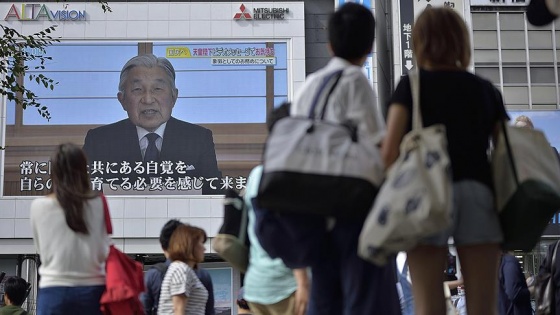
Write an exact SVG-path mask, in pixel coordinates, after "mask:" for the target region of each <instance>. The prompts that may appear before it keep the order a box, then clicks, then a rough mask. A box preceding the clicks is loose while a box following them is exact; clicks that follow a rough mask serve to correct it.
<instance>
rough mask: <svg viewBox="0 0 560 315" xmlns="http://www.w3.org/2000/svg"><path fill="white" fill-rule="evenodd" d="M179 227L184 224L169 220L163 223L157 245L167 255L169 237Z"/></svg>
mask: <svg viewBox="0 0 560 315" xmlns="http://www.w3.org/2000/svg"><path fill="white" fill-rule="evenodd" d="M179 225H186V224H185V223H183V222H181V221H179V220H176V219H171V220H169V221H167V223H165V225H164V226H163V228H161V232H160V233H159V244H160V245H161V249H163V251H164V252H166V253H167V249H168V248H169V240H170V239H171V235H173V232H175V230H176V229H177V227H178V226H179Z"/></svg>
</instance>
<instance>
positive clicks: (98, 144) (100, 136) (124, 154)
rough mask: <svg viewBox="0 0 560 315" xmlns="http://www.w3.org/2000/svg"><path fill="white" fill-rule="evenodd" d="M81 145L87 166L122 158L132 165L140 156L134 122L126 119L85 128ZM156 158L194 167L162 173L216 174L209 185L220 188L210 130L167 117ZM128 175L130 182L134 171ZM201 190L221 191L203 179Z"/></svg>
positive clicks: (210, 175)
mask: <svg viewBox="0 0 560 315" xmlns="http://www.w3.org/2000/svg"><path fill="white" fill-rule="evenodd" d="M83 149H84V151H85V153H86V155H87V158H88V162H89V163H90V170H91V164H92V163H93V162H94V161H100V162H103V165H105V163H107V162H114V163H118V165H120V164H121V163H122V162H123V161H127V162H130V163H131V166H132V167H134V165H135V162H136V161H142V160H143V159H142V153H141V151H140V144H139V142H138V133H137V132H136V126H135V125H134V124H133V123H132V122H131V121H130V120H129V119H124V120H121V121H118V122H116V123H113V124H110V125H106V126H101V127H98V128H95V129H91V130H89V131H88V133H87V135H86V139H85V143H84V147H83ZM160 161H171V162H173V169H174V168H175V163H176V162H178V161H183V162H184V163H185V164H186V165H192V166H193V167H194V169H192V170H188V171H186V174H177V173H176V172H174V174H173V175H164V177H167V176H171V177H174V178H177V177H184V176H190V177H191V178H192V177H200V176H202V177H204V178H205V179H210V178H218V180H214V181H213V185H214V186H216V187H217V188H220V180H219V179H220V178H221V176H222V174H221V172H220V171H219V170H218V163H217V161H216V152H215V150H214V140H213V138H212V131H210V130H208V129H206V128H203V127H201V126H198V125H194V124H190V123H187V122H184V121H181V120H178V119H175V118H173V117H171V118H170V119H169V120H168V121H167V125H166V127H165V133H164V136H163V142H162V147H161V152H160ZM94 176H95V177H102V175H101V176H100V175H99V174H95V175H92V177H94ZM122 176H123V177H126V176H128V175H122ZM112 177H115V176H112ZM128 177H129V178H130V181H131V182H133V181H134V180H135V179H136V177H135V174H134V172H133V174H130V176H128ZM202 193H203V194H221V193H222V192H221V190H219V189H217V190H212V189H211V188H210V182H208V181H206V180H204V186H203V188H202Z"/></svg>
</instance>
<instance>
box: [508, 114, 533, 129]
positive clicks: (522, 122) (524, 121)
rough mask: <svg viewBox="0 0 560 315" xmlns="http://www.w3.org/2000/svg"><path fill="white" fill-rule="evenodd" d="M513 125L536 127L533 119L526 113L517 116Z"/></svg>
mask: <svg viewBox="0 0 560 315" xmlns="http://www.w3.org/2000/svg"><path fill="white" fill-rule="evenodd" d="M513 125H514V126H515V127H521V128H529V129H535V126H534V125H533V122H532V121H531V118H529V117H527V116H525V115H521V116H518V117H517V118H515V121H514V122H513Z"/></svg>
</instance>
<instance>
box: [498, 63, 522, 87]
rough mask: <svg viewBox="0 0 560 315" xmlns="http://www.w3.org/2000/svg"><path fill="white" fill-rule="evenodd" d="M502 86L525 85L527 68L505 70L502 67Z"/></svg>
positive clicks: (505, 68)
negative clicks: (509, 84)
mask: <svg viewBox="0 0 560 315" xmlns="http://www.w3.org/2000/svg"><path fill="white" fill-rule="evenodd" d="M502 71H503V75H504V84H508V83H527V68H525V67H523V68H521V67H519V68H507V67H504V69H503V70H502Z"/></svg>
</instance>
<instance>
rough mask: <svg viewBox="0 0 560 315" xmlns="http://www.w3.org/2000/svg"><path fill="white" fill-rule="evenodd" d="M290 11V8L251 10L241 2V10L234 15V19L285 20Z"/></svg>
mask: <svg viewBox="0 0 560 315" xmlns="http://www.w3.org/2000/svg"><path fill="white" fill-rule="evenodd" d="M289 13H290V9H289V8H253V10H250V9H249V8H247V7H246V6H245V4H241V6H239V12H237V13H235V15H234V16H233V19H234V20H285V19H286V17H287V15H288V14H289Z"/></svg>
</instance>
